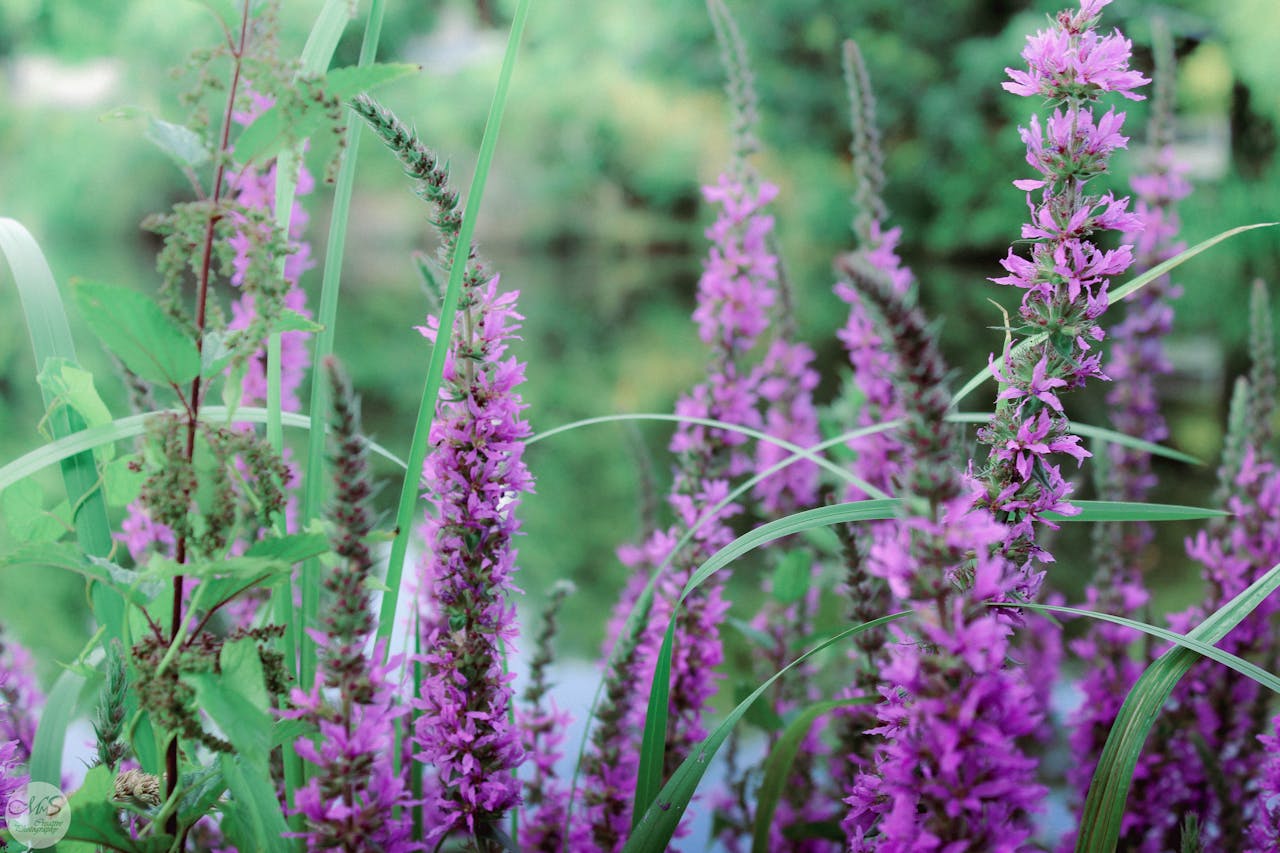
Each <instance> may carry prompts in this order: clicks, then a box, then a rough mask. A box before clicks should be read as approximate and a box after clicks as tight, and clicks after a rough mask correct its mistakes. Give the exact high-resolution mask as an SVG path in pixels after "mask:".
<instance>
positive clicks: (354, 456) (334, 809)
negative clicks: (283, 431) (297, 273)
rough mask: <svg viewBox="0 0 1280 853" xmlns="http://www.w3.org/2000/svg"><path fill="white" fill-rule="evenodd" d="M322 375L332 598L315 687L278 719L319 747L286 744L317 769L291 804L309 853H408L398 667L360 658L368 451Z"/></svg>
mask: <svg viewBox="0 0 1280 853" xmlns="http://www.w3.org/2000/svg"><path fill="white" fill-rule="evenodd" d="M324 367H325V369H326V370H327V372H328V374H329V381H330V384H331V385H332V387H333V410H334V413H333V414H334V416H333V434H334V436H335V439H336V450H335V453H334V498H333V504H332V506H331V508H330V511H329V516H330V520H331V521H332V523H333V532H332V534H331V540H332V546H333V551H334V554H335V555H337V557H338V559H339V562H338V565H337V566H336V567H335V568H334V569H333V571H332V572H331V573H330V574H329V575H328V576H327V577H326V578H325V580H324V587H325V589H326V590H327V591H328V592H329V593H330V595H331V596H332V599H331V601H330V603H329V606H328V609H327V612H326V613H325V616H324V631H323V632H321V631H316V632H314V634H313V636H314V638H315V640H316V644H317V645H318V646H319V648H320V672H319V673H318V674H317V677H316V684H315V685H314V686H313V687H312V689H311V691H310V692H304V691H302V690H301V689H297V688H295V689H294V691H293V695H292V701H293V704H294V706H295V707H296V708H297V710H296V711H289V712H286V713H285V714H284V716H286V717H291V718H297V717H304V718H306V719H308V720H310V721H311V722H313V723H315V724H316V725H317V726H318V727H319V729H320V741H319V745H318V746H317V745H316V743H314V742H313V741H312V740H311V739H310V738H300V739H299V740H297V741H296V742H295V744H294V748H295V749H296V750H297V752H298V754H299V755H301V756H302V757H303V758H304V759H306V760H307V761H309V762H310V763H311V764H314V765H315V766H316V770H315V771H314V775H312V777H311V779H310V781H309V782H308V783H307V785H306V786H305V787H303V788H302V789H300V790H299V791H298V792H297V799H296V801H295V804H294V805H295V808H296V810H297V812H298V813H299V814H301V815H302V816H303V817H304V818H305V819H306V823H307V830H306V832H305V833H303V834H302V837H303V838H305V839H306V841H307V849H308V850H334V851H352V853H354V851H357V850H365V849H368V846H369V845H375V846H376V847H377V848H378V849H379V850H388V851H402V850H409V849H413V847H412V845H411V844H410V843H409V835H410V827H409V815H408V814H407V811H408V807H409V806H410V805H412V802H411V798H410V795H409V791H408V789H407V788H406V786H405V780H404V777H403V776H402V775H401V774H398V773H396V772H395V768H394V764H393V759H394V753H395V750H394V747H395V743H396V734H395V720H396V719H397V718H398V717H401V716H403V715H404V714H405V713H406V712H407V711H408V708H407V707H403V706H397V705H396V703H395V693H396V692H398V687H399V685H396V684H393V683H392V682H391V680H390V676H391V673H392V672H393V671H394V669H396V668H397V667H398V666H399V664H400V661H399V660H393V661H391V662H389V663H388V664H386V665H383V664H381V663H380V662H381V661H382V658H383V655H382V648H381V647H379V648H376V649H374V650H373V653H372V657H370V656H369V655H367V654H366V652H365V646H366V645H367V643H368V640H369V637H370V636H371V635H372V634H373V630H374V618H373V610H372V606H371V602H370V596H369V581H370V580H371V579H372V577H373V567H374V559H373V554H372V552H371V551H370V550H369V545H368V542H367V539H368V536H369V534H370V533H371V532H372V530H373V513H372V509H371V507H370V502H371V497H372V494H373V487H372V483H371V482H370V472H369V463H368V450H367V448H366V446H365V443H364V441H363V438H362V437H361V435H360V414H359V403H358V402H357V401H356V399H355V396H354V395H353V394H352V391H351V386H350V384H349V383H348V382H347V380H346V377H345V376H343V375H342V373H341V372H340V370H339V369H338V366H337V363H336V362H335V361H334V360H333V359H329V360H328V362H327V363H326V364H325V365H324ZM325 687H328V688H330V689H332V690H333V691H335V692H336V694H337V697H336V698H337V701H338V704H337V705H336V706H335V705H333V704H331V703H330V702H329V701H328V700H327V699H326V698H325V696H324V694H323V689H324V688H325ZM397 812H400V814H399V815H397Z"/></svg>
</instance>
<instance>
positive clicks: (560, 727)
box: [516, 581, 589, 853]
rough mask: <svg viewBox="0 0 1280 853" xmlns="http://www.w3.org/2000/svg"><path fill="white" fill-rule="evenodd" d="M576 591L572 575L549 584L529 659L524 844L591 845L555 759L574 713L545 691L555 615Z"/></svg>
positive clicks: (552, 852) (520, 713) (533, 847)
mask: <svg viewBox="0 0 1280 853" xmlns="http://www.w3.org/2000/svg"><path fill="white" fill-rule="evenodd" d="M572 592H573V584H572V583H570V582H569V581H559V582H557V583H556V585H555V586H554V587H553V588H552V590H551V598H550V600H549V601H548V602H547V605H546V608H545V609H544V610H543V614H542V629H541V630H540V631H539V632H538V639H537V644H536V647H535V648H536V651H535V653H534V657H533V660H532V662H531V663H530V665H529V684H528V687H526V688H525V691H524V694H523V696H522V697H521V699H522V704H521V706H520V708H519V709H517V711H516V720H517V722H518V723H519V725H520V730H521V734H522V745H523V747H524V750H525V754H526V755H527V756H528V757H529V762H528V764H529V765H532V766H533V775H532V777H531V778H527V779H525V782H524V808H523V809H521V812H520V838H519V842H520V847H521V849H522V850H529V851H545V853H560V851H561V850H563V849H566V848H567V849H568V850H570V851H577V850H586V849H589V840H588V838H587V835H586V827H585V826H584V825H583V824H582V823H581V822H580V821H577V822H574V823H572V824H570V822H569V790H568V788H567V787H566V786H565V785H564V784H563V783H562V782H561V780H560V779H559V777H558V774H557V772H556V764H557V763H558V762H559V761H560V760H561V759H562V758H563V757H564V747H563V744H564V738H565V730H566V729H567V728H568V726H569V722H570V720H571V717H570V715H569V714H568V713H567V712H564V711H562V710H560V709H559V708H558V707H556V704H555V700H554V699H552V698H550V697H549V696H548V695H547V694H548V693H549V692H550V690H551V685H550V683H549V682H548V680H547V669H548V668H549V667H550V665H551V662H552V660H553V652H552V641H553V640H554V639H555V634H556V627H557V626H556V617H557V615H558V613H559V610H560V606H561V605H562V604H563V603H564V600H565V598H566V597H568V596H569V595H570V594H572ZM526 766H528V765H526ZM566 828H567V830H568V836H567V837H566Z"/></svg>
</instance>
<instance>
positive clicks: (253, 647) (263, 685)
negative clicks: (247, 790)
mask: <svg viewBox="0 0 1280 853" xmlns="http://www.w3.org/2000/svg"><path fill="white" fill-rule="evenodd" d="M218 664H219V666H220V667H221V669H222V679H223V681H225V682H226V683H227V684H230V685H233V689H234V690H235V691H236V692H237V693H239V694H240V695H241V696H243V697H244V698H246V699H248V700H249V701H250V702H252V703H253V706H254V707H255V708H257V709H258V710H259V711H262V712H263V713H264V714H267V713H268V711H269V709H270V708H271V697H270V695H269V694H268V693H267V677H266V674H265V673H264V672H263V669H262V659H261V658H259V657H258V642H257V640H253V639H244V640H237V641H235V642H234V643H226V644H224V645H223V647H222V651H221V652H219V653H218ZM268 718H269V715H268ZM267 742H268V743H270V734H269V733H268V737H267Z"/></svg>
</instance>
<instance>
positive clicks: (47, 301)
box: [0, 217, 124, 634]
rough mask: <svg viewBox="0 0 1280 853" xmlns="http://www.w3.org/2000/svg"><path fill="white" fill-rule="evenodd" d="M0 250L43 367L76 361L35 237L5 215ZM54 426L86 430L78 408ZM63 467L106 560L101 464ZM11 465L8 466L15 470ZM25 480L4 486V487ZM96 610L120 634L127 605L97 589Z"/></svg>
mask: <svg viewBox="0 0 1280 853" xmlns="http://www.w3.org/2000/svg"><path fill="white" fill-rule="evenodd" d="M0 252H3V253H4V255H5V258H6V259H7V260H8V262H9V268H10V269H11V270H12V271H13V281H14V284H15V285H16V286H17V288H18V296H19V298H20V299H21V302H22V313H23V319H24V320H25V321H26V324H27V331H28V333H29V335H30V337H31V348H32V350H33V351H34V353H35V363H36V365H37V366H40V365H44V364H45V363H47V362H48V361H49V359H51V358H62V359H66V360H67V361H69V362H71V363H75V362H76V350H75V345H74V343H73V342H72V340H71V329H70V327H69V326H68V324H67V315H66V311H65V310H64V309H63V306H62V296H61V294H59V293H58V286H57V284H55V283H54V280H53V273H52V271H51V270H50V269H49V264H48V263H47V262H46V261H45V258H44V253H43V252H41V251H40V247H39V246H38V245H37V244H36V241H35V238H33V237H32V236H31V233H30V232H29V231H27V229H26V228H24V227H23V226H22V224H21V223H19V222H16V221H14V220H12V219H6V218H4V217H0ZM53 403H54V401H53V399H52V398H51V397H50V396H49V395H48V393H47V392H46V393H45V394H44V404H45V407H46V409H49V408H51V407H52V406H53ZM48 425H49V430H50V432H51V434H52V435H53V437H54V439H55V440H61V439H63V438H66V437H67V436H69V435H72V434H73V433H76V432H78V431H80V430H83V429H84V426H85V424H84V420H83V418H81V417H80V415H79V414H78V413H77V412H75V411H74V410H70V409H67V408H65V407H62V408H60V409H58V410H57V411H52V412H51V413H50V416H49V418H48ZM58 461H59V462H60V463H61V466H62V482H63V484H64V485H65V486H66V490H67V502H68V504H69V505H71V506H74V507H76V513H75V526H76V538H77V539H78V541H79V542H80V547H81V548H83V549H84V551H85V553H87V554H97V555H99V556H106V555H107V554H109V553H111V549H112V548H113V547H114V546H115V542H114V540H113V539H112V538H111V521H110V519H109V518H108V517H107V506H106V501H105V500H104V499H103V496H102V491H101V490H100V489H99V488H98V482H99V476H98V465H97V462H96V460H95V459H94V458H93V454H92V453H89V452H82V453H75V454H69V455H66V456H62V457H59V460H58ZM10 468H11V466H9V465H6V466H5V467H4V469H3V470H4V471H5V472H10ZM22 476H25V475H20V476H17V477H15V478H13V479H11V480H7V481H5V482H4V483H3V484H0V489H4V488H5V487H6V486H8V485H10V484H11V483H12V482H14V481H15V480H17V479H21V478H22ZM93 610H94V615H95V616H96V617H97V619H98V624H100V625H104V626H106V628H107V630H108V631H109V632H112V633H113V634H118V632H119V631H120V630H122V626H123V623H124V604H123V603H122V602H120V601H119V599H118V598H114V597H113V596H112V595H111V594H110V593H109V592H108V591H107V590H105V589H101V588H97V589H95V590H94V592H93Z"/></svg>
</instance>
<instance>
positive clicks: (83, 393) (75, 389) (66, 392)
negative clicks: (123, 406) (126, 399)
mask: <svg viewBox="0 0 1280 853" xmlns="http://www.w3.org/2000/svg"><path fill="white" fill-rule="evenodd" d="M37 381H38V382H39V383H40V387H41V388H43V389H44V391H45V393H46V394H47V395H48V396H51V397H53V398H54V399H55V400H57V401H58V402H59V403H62V404H65V405H68V406H70V407H71V408H73V409H75V410H76V411H77V412H79V413H80V417H81V418H83V419H84V422H85V424H86V425H87V426H90V427H98V426H102V425H104V424H109V423H111V411H110V410H109V409H108V408H107V404H106V403H104V402H102V398H101V397H100V396H98V389H97V388H95V387H94V384H93V374H92V373H90V372H89V371H87V370H85V369H84V368H82V367H79V366H78V365H76V364H74V363H73V362H70V361H68V360H67V359H65V358H51V359H49V360H48V361H46V362H45V363H44V369H43V370H41V371H40V375H39V376H38V377H37Z"/></svg>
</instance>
